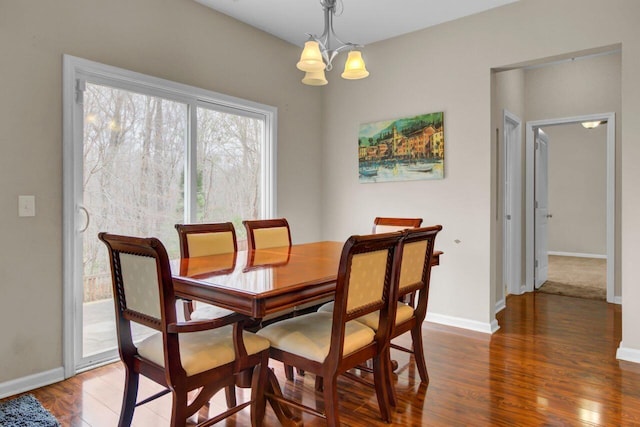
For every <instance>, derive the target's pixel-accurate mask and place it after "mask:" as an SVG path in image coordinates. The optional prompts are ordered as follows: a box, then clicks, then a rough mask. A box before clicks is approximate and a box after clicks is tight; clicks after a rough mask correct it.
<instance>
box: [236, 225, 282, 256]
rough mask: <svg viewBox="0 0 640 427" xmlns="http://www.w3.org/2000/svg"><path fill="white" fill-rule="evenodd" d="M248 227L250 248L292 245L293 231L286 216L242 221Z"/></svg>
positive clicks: (248, 244)
mask: <svg viewBox="0 0 640 427" xmlns="http://www.w3.org/2000/svg"><path fill="white" fill-rule="evenodd" d="M242 223H243V224H244V226H245V228H246V229H247V247H248V249H249V250H250V251H251V250H254V249H267V248H276V247H283V246H291V231H290V230H289V223H288V222H287V220H286V219H285V218H277V219H260V220H247V221H242Z"/></svg>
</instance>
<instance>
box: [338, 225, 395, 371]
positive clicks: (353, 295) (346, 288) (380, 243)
mask: <svg viewBox="0 0 640 427" xmlns="http://www.w3.org/2000/svg"><path fill="white" fill-rule="evenodd" d="M401 238H402V233H384V234H378V235H364V236H351V237H350V238H349V239H348V240H347V241H346V242H345V245H344V247H343V250H342V255H341V258H340V265H339V268H338V277H337V282H336V293H335V303H334V310H333V331H332V337H331V348H330V351H329V356H328V357H327V361H331V360H332V361H333V363H339V361H340V360H341V359H342V357H343V354H342V345H343V341H344V335H345V327H346V324H347V323H348V322H350V321H352V320H355V319H357V318H358V317H361V316H364V315H366V314H368V313H372V312H376V311H378V312H379V313H380V316H379V319H380V320H379V325H378V330H377V331H376V343H377V344H378V345H379V346H382V345H384V343H385V342H386V341H387V340H388V336H389V333H390V327H391V322H390V319H392V318H394V316H395V300H396V288H397V286H395V284H396V281H397V272H396V265H397V264H398V258H397V257H399V256H401V248H400V247H399V242H400V239H401ZM391 301H394V303H393V304H391Z"/></svg>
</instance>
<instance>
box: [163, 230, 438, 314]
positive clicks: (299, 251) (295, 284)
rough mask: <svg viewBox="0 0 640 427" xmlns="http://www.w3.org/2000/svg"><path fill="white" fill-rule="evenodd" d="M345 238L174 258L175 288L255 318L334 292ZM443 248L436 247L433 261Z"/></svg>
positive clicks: (186, 295) (186, 296)
mask: <svg viewBox="0 0 640 427" xmlns="http://www.w3.org/2000/svg"><path fill="white" fill-rule="evenodd" d="M343 245H344V242H332V241H324V242H314V243H304V244H298V245H292V246H285V247H277V248H269V249H258V250H253V251H246V250H245V251H238V252H236V253H230V254H220V255H211V256H203V257H195V258H183V259H180V260H173V261H172V263H171V264H172V265H171V269H172V274H173V282H174V291H175V293H176V296H178V297H180V298H184V299H190V300H196V301H202V302H206V303H209V304H213V305H216V306H219V307H224V308H227V309H229V310H233V311H235V312H237V313H242V314H245V315H247V316H251V317H253V318H256V319H262V318H264V317H265V316H267V315H268V314H271V313H276V312H279V311H282V310H285V309H287V308H292V307H296V306H300V305H303V304H306V303H309V302H313V301H316V300H321V299H324V298H326V297H331V296H332V295H333V294H334V293H335V284H336V278H337V273H338V264H339V263H340V256H341V253H342V247H343ZM441 254H442V252H440V251H436V252H434V255H433V259H432V265H438V264H439V263H440V255H441Z"/></svg>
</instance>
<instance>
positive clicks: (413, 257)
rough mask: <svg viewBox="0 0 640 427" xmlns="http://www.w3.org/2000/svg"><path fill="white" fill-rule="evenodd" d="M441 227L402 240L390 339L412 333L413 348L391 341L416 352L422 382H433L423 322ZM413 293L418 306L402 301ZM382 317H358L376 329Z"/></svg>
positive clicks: (391, 389)
mask: <svg viewBox="0 0 640 427" xmlns="http://www.w3.org/2000/svg"><path fill="white" fill-rule="evenodd" d="M440 230H442V226H441V225H435V226H431V227H424V228H415V229H407V230H405V231H404V232H403V237H402V241H401V245H402V251H401V252H400V254H401V255H400V257H399V261H398V262H399V264H398V266H397V268H398V271H399V279H398V285H397V287H398V289H397V292H396V295H397V297H398V302H397V307H396V310H395V312H396V314H395V322H393V324H392V326H391V332H390V336H389V339H390V340H392V339H394V338H397V337H399V336H400V335H402V334H404V333H406V332H411V339H412V345H411V348H406V347H402V346H400V345H397V344H393V343H390V347H391V348H393V349H396V350H401V351H404V352H407V353H411V354H413V356H414V359H415V363H416V366H417V368H418V373H419V375H420V381H421V382H422V383H428V382H429V375H428V372H427V364H426V359H425V356H424V347H423V341H422V323H423V322H424V319H425V317H426V314H427V303H428V301H429V282H430V278H431V258H432V257H433V248H434V244H435V239H436V236H437V234H438V233H439V232H440ZM412 293H417V294H418V303H417V306H416V307H415V308H414V306H413V305H411V304H408V303H404V302H402V300H403V297H405V296H406V295H409V294H412ZM333 310H334V307H333V305H332V304H331V303H329V304H325V305H323V306H322V307H321V308H320V309H319V311H323V312H331V311H333ZM378 317H379V313H378V312H372V313H369V314H367V315H365V316H362V317H359V318H358V319H356V320H357V321H358V322H361V323H362V324H364V325H366V326H368V327H370V328H371V329H373V330H376V329H377V327H378V324H379V319H378ZM388 364H389V366H391V360H389V361H388ZM385 378H386V379H387V381H388V387H389V398H390V402H391V405H392V406H395V402H396V399H395V391H394V390H395V389H394V387H393V383H392V381H391V378H392V375H391V372H388V373H387V375H386V376H385ZM321 388H322V384H321V382H318V383H317V384H316V389H321Z"/></svg>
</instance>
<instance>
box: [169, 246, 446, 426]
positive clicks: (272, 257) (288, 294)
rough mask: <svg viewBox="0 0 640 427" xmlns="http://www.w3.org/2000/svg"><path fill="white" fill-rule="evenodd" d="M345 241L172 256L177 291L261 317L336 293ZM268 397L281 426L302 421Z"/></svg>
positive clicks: (273, 389)
mask: <svg viewBox="0 0 640 427" xmlns="http://www.w3.org/2000/svg"><path fill="white" fill-rule="evenodd" d="M343 246H344V242H332V241H325V242H315V243H305V244H299V245H292V246H286V247H277V248H269V249H257V250H252V251H247V250H244V251H238V252H235V253H229V254H219V255H211V256H202V257H194V258H183V259H179V260H173V261H171V271H172V275H173V284H174V291H175V294H176V296H177V297H180V298H183V299H189V300H196V301H202V302H206V303H209V304H213V305H216V306H219V307H224V308H227V309H229V310H233V311H235V312H237V313H241V314H245V315H247V316H251V317H253V318H255V319H263V318H264V317H266V316H267V315H269V314H271V313H277V312H281V311H283V310H286V309H288V308H293V307H296V306H300V305H303V304H306V303H310V302H313V301H320V300H322V299H326V298H327V297H331V296H333V294H334V293H335V286H336V280H337V274H338V265H339V263H340V256H341V254H342V247H343ZM441 254H442V252H440V251H436V252H434V254H433V258H432V265H438V264H439V263H440V255H441ZM267 376H268V385H267V390H268V391H269V392H270V393H272V394H275V395H278V396H282V392H281V389H280V386H279V383H278V380H277V378H276V377H275V374H274V372H273V371H272V370H270V369H269V370H267ZM269 402H270V404H271V406H272V408H273V410H274V412H275V414H276V416H277V418H278V420H279V421H280V423H281V424H282V425H284V426H299V425H301V419H299V418H298V417H297V416H295V415H294V414H293V413H292V412H291V411H290V410H289V408H287V407H286V406H283V405H280V404H279V402H278V401H277V400H272V399H269Z"/></svg>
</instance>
